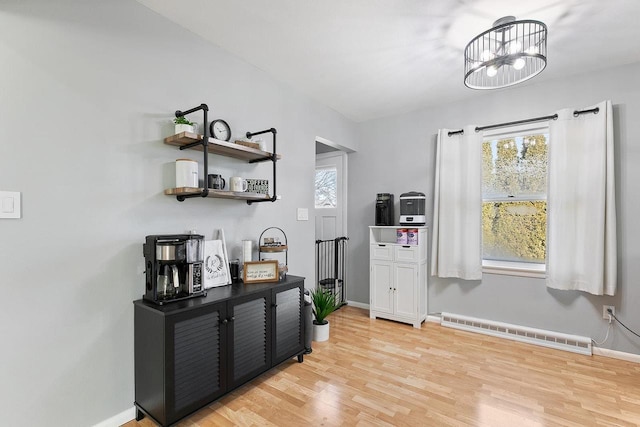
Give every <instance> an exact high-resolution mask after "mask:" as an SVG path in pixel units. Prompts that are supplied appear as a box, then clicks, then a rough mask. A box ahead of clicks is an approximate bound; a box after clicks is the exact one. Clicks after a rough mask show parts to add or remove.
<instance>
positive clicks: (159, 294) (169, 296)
mask: <svg viewBox="0 0 640 427" xmlns="http://www.w3.org/2000/svg"><path fill="white" fill-rule="evenodd" d="M143 252H144V258H145V264H146V268H145V270H146V281H145V293H144V296H143V298H144V299H145V300H147V301H151V302H153V303H155V304H160V305H162V304H165V303H168V302H173V301H180V300H184V299H187V298H193V297H199V296H203V295H205V292H204V288H203V284H202V264H203V262H202V261H203V259H204V236H201V235H199V234H169V235H152V236H147V237H146V239H145V243H144V245H143Z"/></svg>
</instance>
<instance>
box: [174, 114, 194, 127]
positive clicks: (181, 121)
mask: <svg viewBox="0 0 640 427" xmlns="http://www.w3.org/2000/svg"><path fill="white" fill-rule="evenodd" d="M173 123H175V124H177V125H189V126H193V122H191V121H189V120H187V118H186V117H185V116H180V117H176V118H175V119H173Z"/></svg>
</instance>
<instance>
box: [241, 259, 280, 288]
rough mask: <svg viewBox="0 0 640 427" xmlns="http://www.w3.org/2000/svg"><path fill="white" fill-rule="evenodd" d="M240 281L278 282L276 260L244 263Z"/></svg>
mask: <svg viewBox="0 0 640 427" xmlns="http://www.w3.org/2000/svg"><path fill="white" fill-rule="evenodd" d="M242 280H243V281H244V283H270V282H278V281H279V280H280V276H279V275H278V260H269V261H245V263H244V272H243V273H242Z"/></svg>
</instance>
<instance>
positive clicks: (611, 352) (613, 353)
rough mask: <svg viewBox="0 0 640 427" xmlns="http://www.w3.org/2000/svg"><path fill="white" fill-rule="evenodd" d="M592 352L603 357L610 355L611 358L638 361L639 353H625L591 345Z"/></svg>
mask: <svg viewBox="0 0 640 427" xmlns="http://www.w3.org/2000/svg"><path fill="white" fill-rule="evenodd" d="M592 350H593V354H595V355H598V356H604V357H611V358H613V359H620V360H626V361H627V362H634V363H640V354H633V353H625V352H623V351H618V350H609V349H608V348H600V347H596V346H593V347H592Z"/></svg>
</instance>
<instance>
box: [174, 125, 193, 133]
mask: <svg viewBox="0 0 640 427" xmlns="http://www.w3.org/2000/svg"><path fill="white" fill-rule="evenodd" d="M193 131H194V129H193V126H192V125H185V124H177V125H176V134H178V133H182V132H189V133H193Z"/></svg>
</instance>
